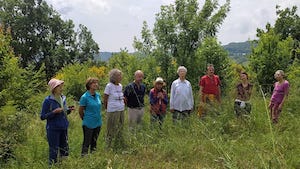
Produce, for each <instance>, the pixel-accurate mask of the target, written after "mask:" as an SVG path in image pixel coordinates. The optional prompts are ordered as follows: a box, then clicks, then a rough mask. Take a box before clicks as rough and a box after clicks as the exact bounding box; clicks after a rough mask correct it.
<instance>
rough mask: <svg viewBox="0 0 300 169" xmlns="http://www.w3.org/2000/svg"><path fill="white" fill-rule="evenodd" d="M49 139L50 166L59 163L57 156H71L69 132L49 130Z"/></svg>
mask: <svg viewBox="0 0 300 169" xmlns="http://www.w3.org/2000/svg"><path fill="white" fill-rule="evenodd" d="M47 139H48V144H49V164H50V165H51V164H53V163H56V162H57V155H58V152H59V155H60V157H63V156H68V155H69V145H68V130H67V129H65V130H64V129H57V130H55V129H48V130H47Z"/></svg>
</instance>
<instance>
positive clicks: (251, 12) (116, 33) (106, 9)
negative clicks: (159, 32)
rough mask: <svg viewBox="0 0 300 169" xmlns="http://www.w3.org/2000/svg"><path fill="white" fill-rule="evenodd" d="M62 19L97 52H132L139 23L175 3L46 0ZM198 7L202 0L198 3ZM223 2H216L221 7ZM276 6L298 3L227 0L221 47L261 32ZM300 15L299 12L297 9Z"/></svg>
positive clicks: (167, 0)
mask: <svg viewBox="0 0 300 169" xmlns="http://www.w3.org/2000/svg"><path fill="white" fill-rule="evenodd" d="M46 1H47V2H48V3H49V4H52V5H53V7H54V9H55V10H57V11H58V12H59V13H60V14H61V15H62V17H63V18H64V19H72V20H73V21H74V23H75V24H76V25H78V24H83V25H85V26H87V27H88V28H89V29H90V30H91V32H92V33H93V37H94V39H95V40H96V42H98V43H99V46H100V50H101V51H113V52H115V51H119V49H120V48H125V47H127V49H129V51H133V48H132V42H133V37H134V36H140V32H141V28H142V23H143V21H147V23H148V25H149V27H150V28H152V27H153V24H154V22H155V14H157V13H159V11H160V6H161V5H169V4H171V3H174V2H175V0H151V1H150V0H138V1H132V0H46ZM198 1H199V4H200V5H199V6H200V8H201V7H202V5H203V3H204V0H198ZM224 3H225V0H219V4H220V5H222V4H224ZM276 4H279V5H280V6H281V7H282V8H286V7H291V6H293V5H296V6H298V8H300V1H299V0H276V1H274V0H251V1H250V0H231V10H230V12H229V13H228V16H227V18H226V19H225V20H224V23H223V24H222V25H221V27H220V29H219V33H218V38H219V41H221V42H222V44H227V43H229V42H241V41H246V40H248V39H249V38H250V39H254V38H255V35H256V29H257V28H261V29H264V28H265V25H266V24H267V23H268V22H269V23H271V24H274V22H275V20H276V17H277V16H276V9H275V6H276ZM298 13H300V9H298Z"/></svg>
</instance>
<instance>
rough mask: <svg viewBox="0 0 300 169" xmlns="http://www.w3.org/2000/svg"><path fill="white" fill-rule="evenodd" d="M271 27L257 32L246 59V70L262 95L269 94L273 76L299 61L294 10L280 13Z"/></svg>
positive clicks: (296, 23)
mask: <svg viewBox="0 0 300 169" xmlns="http://www.w3.org/2000/svg"><path fill="white" fill-rule="evenodd" d="M276 8H277V15H278V18H277V20H276V22H275V25H274V27H272V26H271V25H270V24H267V25H266V30H265V31H264V30H262V29H257V37H258V38H259V40H258V41H257V46H256V47H254V48H253V49H252V54H251V55H250V67H251V69H252V70H253V71H254V72H255V73H256V74H257V80H258V83H259V84H260V85H262V86H263V90H264V91H265V92H270V91H271V89H270V88H271V86H272V84H273V82H274V78H273V74H274V72H275V71H276V70H278V69H281V70H284V71H286V72H287V71H288V67H289V66H290V65H291V64H293V62H294V61H295V60H299V56H300V55H299V53H300V52H299V51H300V47H299V35H298V34H299V31H300V27H299V24H298V23H300V19H299V16H298V15H297V14H296V11H297V7H292V9H290V8H286V9H284V10H280V9H279V6H277V7H276Z"/></svg>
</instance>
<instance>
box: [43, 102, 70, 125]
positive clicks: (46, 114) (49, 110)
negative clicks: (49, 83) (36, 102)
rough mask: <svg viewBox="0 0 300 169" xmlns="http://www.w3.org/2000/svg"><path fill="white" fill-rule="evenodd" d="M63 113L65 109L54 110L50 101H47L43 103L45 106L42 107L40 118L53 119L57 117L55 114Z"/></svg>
mask: <svg viewBox="0 0 300 169" xmlns="http://www.w3.org/2000/svg"><path fill="white" fill-rule="evenodd" d="M63 111H64V109H63V108H61V107H59V108H56V109H54V110H53V105H52V103H51V102H50V101H49V100H48V99H45V100H44V102H43V105H42V111H41V113H40V118H41V120H45V119H51V118H53V117H54V116H55V114H57V113H61V112H63Z"/></svg>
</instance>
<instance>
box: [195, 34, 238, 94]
mask: <svg viewBox="0 0 300 169" xmlns="http://www.w3.org/2000/svg"><path fill="white" fill-rule="evenodd" d="M194 62H195V65H198V66H197V67H195V68H194V70H193V71H195V72H199V74H198V75H199V76H198V79H193V80H194V83H196V84H197V81H195V80H199V78H200V77H201V76H203V75H204V74H206V68H207V64H213V65H214V68H215V73H216V74H217V75H219V76H220V80H221V81H222V89H225V88H226V84H227V83H226V81H228V82H230V81H231V79H232V77H230V76H228V75H229V72H230V71H229V67H230V59H229V57H228V53H227V51H226V50H225V49H224V48H223V47H222V46H221V44H220V43H219V42H217V39H216V38H210V37H209V38H205V39H204V40H203V42H202V44H201V45H200V46H199V48H198V50H197V52H196V59H195V61H194ZM225 80H226V81H225Z"/></svg>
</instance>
